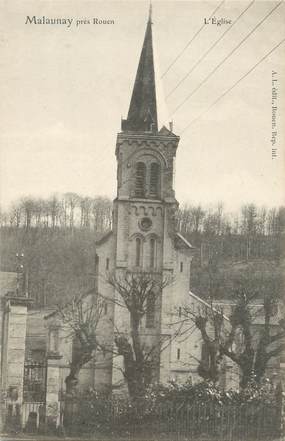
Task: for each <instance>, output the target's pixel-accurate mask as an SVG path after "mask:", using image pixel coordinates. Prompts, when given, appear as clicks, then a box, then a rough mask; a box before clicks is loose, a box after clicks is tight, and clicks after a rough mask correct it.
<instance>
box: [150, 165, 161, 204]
mask: <svg viewBox="0 0 285 441" xmlns="http://www.w3.org/2000/svg"><path fill="white" fill-rule="evenodd" d="M159 184H160V165H159V164H158V163H157V162H153V163H152V164H151V165H150V185H149V194H150V196H152V197H158V195H159Z"/></svg>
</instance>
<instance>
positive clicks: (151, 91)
mask: <svg viewBox="0 0 285 441" xmlns="http://www.w3.org/2000/svg"><path fill="white" fill-rule="evenodd" d="M151 18H152V5H151V4H150V8H149V18H148V23H147V27H146V32H145V37H144V43H143V47H142V51H141V56H140V60H139V65H138V69H137V75H136V79H135V84H134V88H133V93H132V98H131V103H130V107H129V112H128V117H127V119H126V120H123V121H122V130H130V131H156V132H157V130H158V124H157V103H156V86H155V71H154V57H153V41H152V22H151Z"/></svg>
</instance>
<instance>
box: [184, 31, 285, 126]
mask: <svg viewBox="0 0 285 441" xmlns="http://www.w3.org/2000/svg"><path fill="white" fill-rule="evenodd" d="M284 42H285V38H283V40H281V41H280V42H279V43H278V44H277V45H276V46H274V47H273V48H272V49H271V50H270V51H269V52H268V53H267V54H265V55H264V56H263V57H262V58H261V59H260V60H259V61H258V62H257V63H256V64H255V65H254V66H253V67H252V68H251V69H250V70H249V71H247V72H246V73H245V74H244V75H243V76H242V77H241V78H239V79H238V80H237V81H236V82H235V83H234V84H233V85H232V86H231V87H229V88H228V89H227V90H226V91H225V92H223V93H222V94H221V95H220V96H219V97H218V98H217V99H216V100H215V101H214V102H213V103H212V104H211V105H210V106H209V107H208V108H207V109H206V110H205V111H204V112H202V113H201V114H200V115H199V116H197V118H195V119H193V120H192V121H191V122H190V123H189V124H188V125H187V126H186V127H184V129H183V130H182V132H181V133H184V132H185V131H186V130H187V129H188V128H189V127H190V126H192V124H194V123H195V122H196V121H197V120H198V119H200V118H201V117H202V116H203V115H205V113H207V112H208V111H209V110H210V109H211V108H212V107H214V106H215V105H216V104H217V103H218V102H219V101H220V100H221V99H222V98H224V96H226V95H227V94H228V93H229V92H231V91H232V90H233V89H234V88H235V87H236V86H237V85H238V84H239V83H240V82H241V81H242V80H244V79H245V78H246V77H247V76H248V75H249V74H251V72H252V71H253V70H254V69H255V68H256V67H257V66H259V64H261V63H262V62H263V61H264V60H265V59H266V58H267V57H269V55H271V54H272V52H274V51H275V50H276V49H278V47H279V46H281V44H283V43H284Z"/></svg>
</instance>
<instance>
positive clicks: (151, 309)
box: [145, 293, 155, 328]
mask: <svg viewBox="0 0 285 441" xmlns="http://www.w3.org/2000/svg"><path fill="white" fill-rule="evenodd" d="M154 324H155V294H154V293H150V294H149V295H148V297H147V301H146V323H145V327H146V328H154Z"/></svg>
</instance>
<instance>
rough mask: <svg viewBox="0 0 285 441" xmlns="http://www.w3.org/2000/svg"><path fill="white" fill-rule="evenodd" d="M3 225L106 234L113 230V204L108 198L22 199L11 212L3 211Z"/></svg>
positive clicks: (69, 195) (0, 220)
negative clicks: (93, 231)
mask: <svg viewBox="0 0 285 441" xmlns="http://www.w3.org/2000/svg"><path fill="white" fill-rule="evenodd" d="M0 225H1V227H14V228H25V229H30V228H33V227H46V228H50V229H56V228H68V229H71V230H72V229H74V228H76V227H80V228H88V229H92V230H95V231H104V230H107V229H110V228H111V226H112V202H111V200H110V199H108V198H106V197H102V196H96V197H93V198H91V197H88V196H80V195H78V194H76V193H65V194H63V195H57V194H55V195H52V196H51V197H49V198H47V199H40V198H32V197H22V198H20V199H19V200H18V201H15V202H14V203H12V204H11V206H10V207H9V209H8V210H6V211H5V210H3V209H2V210H0Z"/></svg>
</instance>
